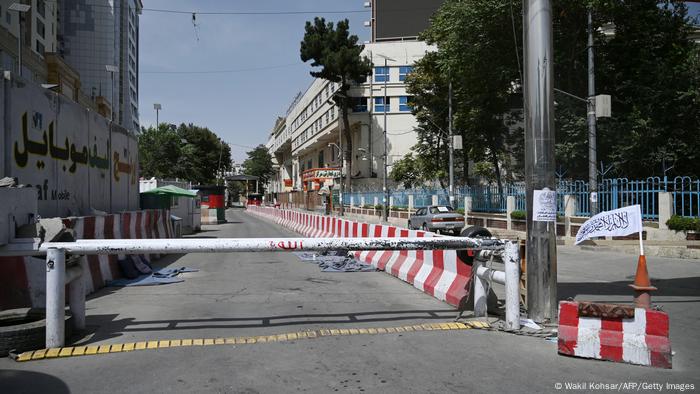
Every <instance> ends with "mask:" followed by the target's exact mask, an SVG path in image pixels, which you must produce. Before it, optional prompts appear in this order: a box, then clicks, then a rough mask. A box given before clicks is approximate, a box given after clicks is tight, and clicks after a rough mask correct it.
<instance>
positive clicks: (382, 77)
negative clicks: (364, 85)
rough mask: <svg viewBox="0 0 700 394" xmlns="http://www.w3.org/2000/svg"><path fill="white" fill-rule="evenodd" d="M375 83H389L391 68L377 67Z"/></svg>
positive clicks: (375, 69)
mask: <svg viewBox="0 0 700 394" xmlns="http://www.w3.org/2000/svg"><path fill="white" fill-rule="evenodd" d="M374 82H389V67H375V68H374Z"/></svg>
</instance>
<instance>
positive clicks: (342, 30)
mask: <svg viewBox="0 0 700 394" xmlns="http://www.w3.org/2000/svg"><path fill="white" fill-rule="evenodd" d="M349 29H350V23H349V22H348V20H347V19H345V20H342V21H339V22H338V23H337V25H335V26H334V24H333V22H328V23H326V20H325V19H324V18H319V17H316V18H314V21H313V23H312V22H308V21H307V22H306V26H305V33H304V40H303V41H302V42H301V49H300V55H301V60H302V61H303V62H307V61H309V60H311V61H312V62H311V66H312V67H322V68H321V70H320V71H311V72H310V74H311V76H313V77H315V78H323V79H325V80H328V81H331V82H335V83H338V84H340V87H339V88H338V90H337V91H336V92H335V93H334V94H333V101H334V102H335V103H336V104H337V105H338V107H339V108H340V114H341V120H342V122H343V123H342V125H343V127H342V130H343V135H344V136H345V137H344V138H345V141H344V142H343V145H344V146H343V150H344V152H343V153H344V158H345V163H347V169H348V176H346V177H345V180H346V184H347V189H348V190H350V181H351V177H350V176H349V174H351V173H352V133H351V131H350V120H349V118H348V108H349V107H350V105H351V101H350V100H351V99H350V97H348V90H349V89H350V86H351V84H353V83H363V82H365V81H366V80H367V76H368V75H369V74H370V73H371V71H372V63H371V62H370V60H369V59H368V58H367V57H365V56H360V54H361V53H362V50H363V49H364V45H358V43H357V42H358V38H357V36H356V35H350V32H349Z"/></svg>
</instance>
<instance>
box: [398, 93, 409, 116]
mask: <svg viewBox="0 0 700 394" xmlns="http://www.w3.org/2000/svg"><path fill="white" fill-rule="evenodd" d="M399 111H401V112H410V111H411V98H410V97H408V96H401V97H399Z"/></svg>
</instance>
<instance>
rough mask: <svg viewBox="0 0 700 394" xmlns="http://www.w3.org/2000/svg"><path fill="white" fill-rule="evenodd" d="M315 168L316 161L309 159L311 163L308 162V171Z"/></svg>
mask: <svg viewBox="0 0 700 394" xmlns="http://www.w3.org/2000/svg"><path fill="white" fill-rule="evenodd" d="M313 166H314V161H313V159H309V161H307V162H306V167H307V168H308V169H311V168H313Z"/></svg>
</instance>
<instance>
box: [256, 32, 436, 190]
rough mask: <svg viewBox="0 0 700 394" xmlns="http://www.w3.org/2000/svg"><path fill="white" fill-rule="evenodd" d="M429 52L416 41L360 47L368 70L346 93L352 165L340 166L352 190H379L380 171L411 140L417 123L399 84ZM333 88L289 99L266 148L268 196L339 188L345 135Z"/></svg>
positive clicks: (320, 83) (317, 83) (325, 85)
mask: <svg viewBox="0 0 700 394" xmlns="http://www.w3.org/2000/svg"><path fill="white" fill-rule="evenodd" d="M431 50H433V48H432V47H430V46H429V45H427V44H426V43H424V42H421V41H396V42H375V43H369V44H367V45H365V49H364V51H363V55H364V56H367V57H368V58H370V60H371V61H372V63H373V64H374V69H373V73H372V75H370V76H369V77H368V78H367V81H366V82H365V83H362V84H357V85H355V86H353V87H352V88H351V89H350V91H349V95H350V96H351V97H352V101H353V105H352V108H351V111H350V116H349V118H350V130H348V131H345V130H342V133H345V132H349V133H351V135H352V141H353V144H352V145H353V146H352V152H351V153H350V154H351V156H352V165H351V166H347V163H346V168H345V171H344V174H343V176H344V177H345V176H349V177H351V178H352V181H351V184H352V189H353V190H365V189H377V188H378V187H379V188H381V184H382V180H383V176H384V171H385V169H386V171H388V172H390V171H391V165H392V163H393V162H394V161H395V160H398V159H400V158H401V157H403V156H404V155H406V154H407V153H409V151H410V149H411V147H412V146H413V145H414V144H415V143H416V133H415V130H414V128H415V126H417V122H416V119H415V117H414V116H413V114H412V113H411V108H410V101H411V99H410V97H409V96H408V94H407V93H406V85H405V79H406V76H407V75H408V74H409V73H410V72H411V70H412V65H413V64H414V63H415V61H416V60H418V59H420V58H422V57H423V56H424V55H425V54H426V53H427V52H428V51H431ZM385 59H386V60H385ZM385 64H386V66H385ZM338 88H339V84H336V83H333V82H329V81H326V80H323V79H316V80H314V81H313V82H312V84H311V86H309V88H308V89H307V90H306V91H305V92H304V93H302V94H300V95H297V97H296V98H295V99H294V100H293V102H292V104H291V105H290V108H289V110H288V111H287V114H286V116H285V117H280V118H279V119H277V121H276V122H275V126H274V128H273V130H272V132H271V133H270V138H269V140H268V144H267V146H268V149H269V150H270V153H271V154H272V156H273V158H274V159H275V161H276V168H277V170H276V174H275V176H274V177H273V181H272V182H271V184H270V188H269V190H270V191H271V192H274V193H279V192H289V191H313V190H319V189H320V188H321V187H323V186H332V187H334V186H337V185H338V184H339V180H340V179H339V177H340V167H341V160H340V149H341V147H342V145H343V144H344V142H345V137H343V138H342V143H341V136H340V133H341V129H340V127H339V124H340V123H342V120H340V113H339V109H338V108H337V106H336V105H335V104H334V103H333V101H332V99H331V97H332V96H333V94H334V93H335V92H336V91H337V89H338ZM385 98H386V102H385ZM385 131H386V133H385ZM385 138H386V148H387V149H386V151H385V150H384V147H385V143H384V139H385ZM385 157H386V161H385V159H384V158H385ZM389 183H392V182H391V181H389Z"/></svg>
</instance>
